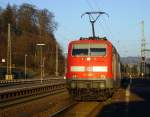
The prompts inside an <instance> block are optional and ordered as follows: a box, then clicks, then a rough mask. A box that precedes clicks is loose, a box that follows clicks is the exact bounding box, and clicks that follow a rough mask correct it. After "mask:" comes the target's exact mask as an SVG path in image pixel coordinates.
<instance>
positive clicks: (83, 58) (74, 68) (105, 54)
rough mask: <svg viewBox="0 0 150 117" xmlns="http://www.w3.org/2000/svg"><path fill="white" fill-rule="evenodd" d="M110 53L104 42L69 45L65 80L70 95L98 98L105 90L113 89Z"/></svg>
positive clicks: (89, 41) (108, 46) (95, 41)
mask: <svg viewBox="0 0 150 117" xmlns="http://www.w3.org/2000/svg"><path fill="white" fill-rule="evenodd" d="M111 51H112V50H111V46H110V44H109V43H107V41H105V40H80V41H74V42H72V43H70V45H69V49H68V65H67V74H66V78H67V84H68V89H69V91H70V93H71V95H73V96H74V97H76V98H77V97H79V98H82V97H89V96H92V97H94V98H95V97H96V98H98V97H100V95H104V94H103V93H104V91H105V90H106V89H111V88H113V81H112V80H113V79H112V72H111V71H112V64H111V59H112V57H111V53H112V52H111ZM87 95H88V96H87ZM101 97H102V96H101Z"/></svg>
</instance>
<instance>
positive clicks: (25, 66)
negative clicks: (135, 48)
mask: <svg viewBox="0 0 150 117" xmlns="http://www.w3.org/2000/svg"><path fill="white" fill-rule="evenodd" d="M27 56H28V55H27V54H25V55H24V73H25V74H24V79H25V80H26V78H27Z"/></svg>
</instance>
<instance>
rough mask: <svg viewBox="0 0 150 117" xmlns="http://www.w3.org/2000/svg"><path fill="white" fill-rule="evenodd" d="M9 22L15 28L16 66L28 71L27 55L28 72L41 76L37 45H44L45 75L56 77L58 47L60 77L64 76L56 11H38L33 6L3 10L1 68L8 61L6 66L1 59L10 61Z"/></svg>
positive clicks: (1, 17) (14, 48)
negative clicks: (8, 46)
mask: <svg viewBox="0 0 150 117" xmlns="http://www.w3.org/2000/svg"><path fill="white" fill-rule="evenodd" d="M8 23H10V25H11V42H12V64H13V65H14V66H15V67H18V68H20V69H23V68H24V63H25V62H24V61H25V54H27V70H33V71H35V72H37V73H38V71H39V70H40V48H39V46H37V44H38V43H44V44H45V46H43V58H44V62H45V63H44V66H45V72H46V73H48V74H49V75H54V74H55V63H56V62H55V61H56V44H57V45H58V54H59V55H58V57H59V59H58V62H59V67H58V68H59V74H63V73H64V56H63V52H62V49H61V48H60V45H59V44H58V42H57V41H56V38H55V36H54V31H55V30H56V28H57V23H56V21H55V19H54V14H53V13H52V12H50V11H48V10H47V9H37V8H36V7H35V6H33V5H31V4H23V5H21V6H16V5H13V6H11V5H8V6H7V7H6V8H0V66H6V62H7V61H6V62H5V63H2V61H1V60H2V59H7V38H8V36H7V35H8ZM60 63H61V64H60Z"/></svg>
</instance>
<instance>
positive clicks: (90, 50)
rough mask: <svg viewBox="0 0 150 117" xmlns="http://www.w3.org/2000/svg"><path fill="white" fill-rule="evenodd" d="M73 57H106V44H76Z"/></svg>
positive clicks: (73, 48)
mask: <svg viewBox="0 0 150 117" xmlns="http://www.w3.org/2000/svg"><path fill="white" fill-rule="evenodd" d="M72 55H73V56H105V55H106V44H90V43H84V44H74V45H73V47H72Z"/></svg>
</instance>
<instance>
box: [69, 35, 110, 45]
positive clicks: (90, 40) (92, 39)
mask: <svg viewBox="0 0 150 117" xmlns="http://www.w3.org/2000/svg"><path fill="white" fill-rule="evenodd" d="M79 42H104V43H110V44H112V43H111V42H110V41H108V40H107V38H106V37H102V38H99V37H88V38H83V37H81V38H80V39H78V40H74V41H71V43H79Z"/></svg>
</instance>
